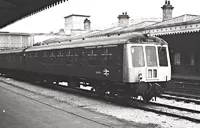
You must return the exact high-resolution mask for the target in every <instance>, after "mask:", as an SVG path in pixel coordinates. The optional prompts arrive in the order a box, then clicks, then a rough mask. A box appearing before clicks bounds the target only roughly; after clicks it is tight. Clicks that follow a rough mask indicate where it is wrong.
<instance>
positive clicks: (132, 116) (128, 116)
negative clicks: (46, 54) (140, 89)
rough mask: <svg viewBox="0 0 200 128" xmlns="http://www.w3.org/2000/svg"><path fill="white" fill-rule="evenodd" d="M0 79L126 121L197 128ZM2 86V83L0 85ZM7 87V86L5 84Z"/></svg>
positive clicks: (150, 113)
mask: <svg viewBox="0 0 200 128" xmlns="http://www.w3.org/2000/svg"><path fill="white" fill-rule="evenodd" d="M0 80H1V81H6V82H7V83H12V84H13V85H15V86H16V87H20V88H24V89H27V90H29V91H32V92H35V93H37V94H41V95H45V96H49V97H52V98H54V99H57V100H59V101H63V102H66V103H68V104H71V105H74V106H78V107H81V108H83V109H87V110H90V111H95V112H99V113H102V114H107V115H110V116H113V117H116V118H119V119H124V120H127V121H132V122H136V123H141V124H149V125H150V126H151V125H153V124H158V125H159V126H158V128H170V127H172V128H199V127H200V124H197V123H193V122H190V121H187V120H182V119H178V118H173V117H168V116H164V115H159V114H155V113H152V112H147V111H143V110H139V109H134V108H130V107H125V106H119V105H115V104H110V103H108V102H103V101H98V100H94V99H92V98H91V99H90V98H88V97H80V96H78V95H76V94H71V93H67V92H65V93H64V92H59V91H54V90H51V89H46V88H42V87H39V86H34V85H32V84H28V83H25V82H18V81H15V80H12V79H9V78H7V79H6V78H3V77H0ZM0 86H2V85H0ZM7 88H9V86H7Z"/></svg>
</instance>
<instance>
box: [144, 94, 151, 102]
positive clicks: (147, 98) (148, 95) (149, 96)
mask: <svg viewBox="0 0 200 128" xmlns="http://www.w3.org/2000/svg"><path fill="white" fill-rule="evenodd" d="M152 98H153V95H152V94H151V93H145V94H143V95H142V99H143V102H144V103H148V102H149V101H150V100H151V99H152Z"/></svg>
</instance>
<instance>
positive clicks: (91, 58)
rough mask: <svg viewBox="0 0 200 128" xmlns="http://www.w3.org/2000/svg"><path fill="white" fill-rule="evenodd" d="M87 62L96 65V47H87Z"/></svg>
mask: <svg viewBox="0 0 200 128" xmlns="http://www.w3.org/2000/svg"><path fill="white" fill-rule="evenodd" d="M88 64H89V65H96V64H97V51H96V49H88Z"/></svg>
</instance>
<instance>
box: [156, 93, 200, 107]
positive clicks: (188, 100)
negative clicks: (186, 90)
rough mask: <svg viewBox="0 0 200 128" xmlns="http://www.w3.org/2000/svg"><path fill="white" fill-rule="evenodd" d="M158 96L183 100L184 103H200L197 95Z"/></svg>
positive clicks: (178, 100)
mask: <svg viewBox="0 0 200 128" xmlns="http://www.w3.org/2000/svg"><path fill="white" fill-rule="evenodd" d="M159 97H160V98H164V99H169V100H175V101H177V102H182V101H183V102H185V103H195V104H198V105H199V104H200V99H199V97H195V96H194V97H191V96H184V95H170V94H163V95H161V96H159Z"/></svg>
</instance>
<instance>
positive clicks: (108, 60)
mask: <svg viewBox="0 0 200 128" xmlns="http://www.w3.org/2000/svg"><path fill="white" fill-rule="evenodd" d="M101 56H102V64H103V65H106V66H109V65H112V64H113V63H112V51H111V48H104V49H103V54H101Z"/></svg>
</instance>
